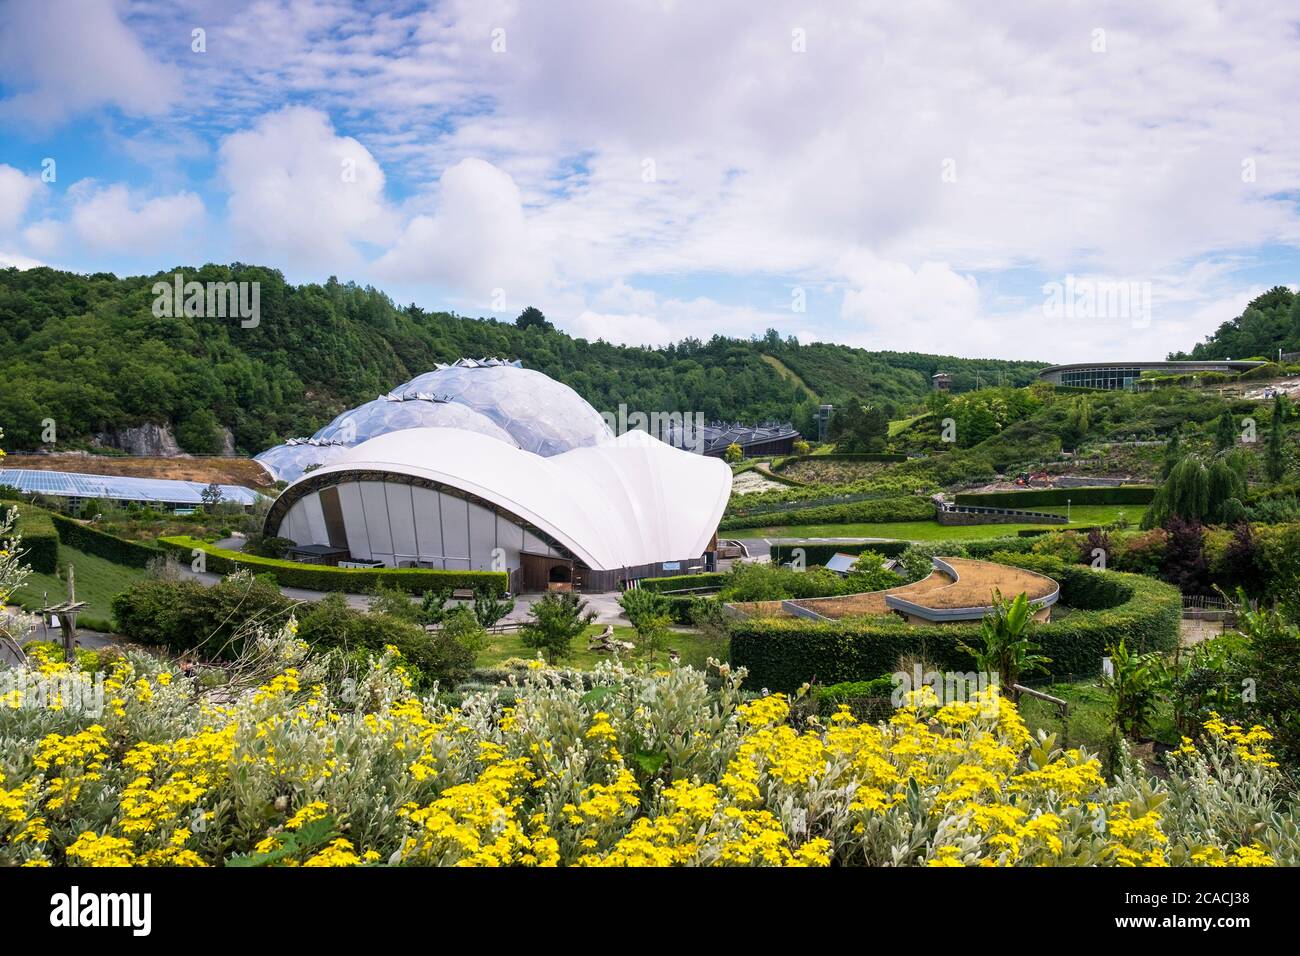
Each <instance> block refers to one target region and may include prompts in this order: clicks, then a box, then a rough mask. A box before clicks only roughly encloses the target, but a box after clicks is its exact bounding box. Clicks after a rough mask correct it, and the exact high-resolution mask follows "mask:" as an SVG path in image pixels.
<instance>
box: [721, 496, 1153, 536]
mask: <svg viewBox="0 0 1300 956" xmlns="http://www.w3.org/2000/svg"><path fill="white" fill-rule="evenodd" d="M1039 510H1042V511H1045V512H1047V513H1049V514H1065V509H1064V508H1042V509H1039ZM1145 511H1146V509H1145V508H1144V507H1142V506H1140V505H1076V506H1074V507H1072V508H1071V509H1070V523H1069V524H1068V525H1059V524H1053V525H1035V524H977V525H941V524H939V522H937V521H888V522H881V523H877V524H811V525H778V526H773V527H767V528H746V529H745V530H743V531H736V532H732V535H733V536H739V537H742V538H899V539H901V540H905V541H980V540H983V539H985V538H1002V537H1006V536H1007V535H1013V534H1015V533H1016V532H1017V531H1021V530H1028V529H1030V528H1048V529H1053V530H1064V529H1066V528H1087V527H1091V526H1093V525H1098V524H1109V523H1110V522H1112V521H1115V520H1116V519H1117V518H1118V517H1119V515H1120V513H1121V512H1122V513H1123V514H1124V516H1125V517H1126V518H1127V519H1128V520H1129V521H1130V522H1132V523H1133V525H1135V526H1136V525H1137V523H1138V522H1139V521H1141V520H1142V515H1143V513H1145Z"/></svg>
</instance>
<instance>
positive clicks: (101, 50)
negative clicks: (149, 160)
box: [0, 0, 178, 128]
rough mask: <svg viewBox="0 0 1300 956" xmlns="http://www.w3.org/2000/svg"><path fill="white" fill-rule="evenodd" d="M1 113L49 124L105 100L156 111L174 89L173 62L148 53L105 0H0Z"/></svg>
mask: <svg viewBox="0 0 1300 956" xmlns="http://www.w3.org/2000/svg"><path fill="white" fill-rule="evenodd" d="M0 81H3V84H4V85H5V86H8V87H9V88H10V89H12V90H15V91H16V92H15V93H14V94H13V95H12V96H10V97H9V98H8V99H5V100H0V116H6V117H11V118H16V119H21V120H24V121H25V122H26V123H28V124H31V125H34V126H36V127H38V128H49V127H53V126H56V125H58V124H60V123H62V122H63V121H64V120H66V119H68V118H69V117H71V116H73V115H76V114H78V113H82V112H85V111H88V110H93V109H96V108H99V107H104V106H116V107H118V108H120V109H121V110H122V111H124V112H125V113H127V114H130V115H133V116H142V115H146V116H147V115H157V114H158V113H161V112H162V111H163V110H165V109H166V108H167V107H168V105H170V103H171V102H172V100H173V98H174V97H175V95H176V91H177V84H178V77H177V72H176V70H175V68H174V67H172V66H168V65H165V64H162V63H159V62H158V61H156V60H155V59H154V58H153V57H151V56H150V55H149V54H147V53H146V52H145V50H144V48H143V47H142V46H141V44H140V41H139V40H138V39H137V37H136V36H135V35H134V34H133V33H132V32H131V31H130V30H129V29H127V27H126V26H125V25H123V23H122V21H121V19H120V18H119V17H118V14H117V11H116V9H115V4H114V3H112V2H111V0H42V2H40V3H21V2H19V3H6V4H4V5H3V6H0Z"/></svg>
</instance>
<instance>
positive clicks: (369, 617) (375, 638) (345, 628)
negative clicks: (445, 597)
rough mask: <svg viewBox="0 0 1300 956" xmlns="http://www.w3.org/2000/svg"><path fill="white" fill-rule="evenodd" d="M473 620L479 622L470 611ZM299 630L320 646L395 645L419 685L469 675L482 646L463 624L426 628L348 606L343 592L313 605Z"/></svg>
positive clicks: (375, 650)
mask: <svg viewBox="0 0 1300 956" xmlns="http://www.w3.org/2000/svg"><path fill="white" fill-rule="evenodd" d="M465 613H466V614H467V615H468V616H469V621H470V623H471V624H474V626H476V627H477V624H476V623H475V622H474V619H473V615H472V614H470V613H469V612H468V611H466V612H465ZM298 636H299V638H301V639H302V640H304V641H306V642H307V643H308V644H311V645H313V646H316V647H325V648H339V649H340V650H343V651H348V652H351V651H356V650H365V651H368V652H370V653H372V654H380V653H382V652H383V650H384V649H385V648H387V647H395V648H396V649H397V651H398V652H399V653H400V654H401V655H402V659H403V660H404V661H405V662H406V664H408V665H409V669H410V670H411V671H412V672H413V673H412V676H413V677H414V679H415V684H416V686H417V687H421V688H424V687H428V686H430V685H431V684H433V682H434V681H444V682H452V683H454V682H455V681H458V680H462V679H464V678H465V677H466V676H468V674H469V672H470V671H471V670H472V669H473V667H474V655H475V654H476V653H477V652H476V650H475V649H474V648H473V647H472V646H470V642H469V641H466V642H464V643H462V640H461V639H462V638H465V637H466V636H467V635H466V634H465V633H464V632H463V631H462V630H460V629H456V628H453V629H452V630H450V631H448V630H446V629H443V630H440V631H432V632H429V631H425V630H424V629H423V628H422V627H420V626H419V625H418V624H415V623H413V622H412V621H410V620H405V619H403V618H400V617H397V616H395V615H392V614H384V613H370V614H364V613H361V612H359V611H357V610H355V609H353V608H351V607H349V606H348V603H347V600H346V599H345V598H344V597H343V596H342V595H341V594H331V595H329V596H328V597H327V598H325V599H324V600H321V601H318V602H316V603H315V604H313V605H311V606H310V607H309V608H308V609H307V610H306V612H305V613H304V614H303V616H302V620H301V621H300V622H299V627H298Z"/></svg>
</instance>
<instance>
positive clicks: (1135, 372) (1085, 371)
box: [1038, 359, 1266, 389]
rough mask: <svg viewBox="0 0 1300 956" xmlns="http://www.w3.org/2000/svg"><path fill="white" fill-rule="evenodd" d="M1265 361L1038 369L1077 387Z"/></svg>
mask: <svg viewBox="0 0 1300 956" xmlns="http://www.w3.org/2000/svg"><path fill="white" fill-rule="evenodd" d="M1264 364H1266V363H1264V362H1252V361H1233V360H1232V359H1207V360H1205V361H1200V362H1079V363H1076V364H1073V365H1053V366H1051V367H1050V368H1045V369H1043V370H1042V371H1041V372H1039V373H1038V377H1039V378H1040V379H1042V380H1043V381H1044V382H1050V383H1051V384H1053V385H1069V386H1073V387H1075V388H1100V389H1117V388H1133V387H1134V385H1135V384H1136V383H1137V380H1138V379H1139V378H1141V377H1142V373H1143V372H1154V373H1156V374H1159V375H1180V374H1186V373H1191V372H1223V373H1228V374H1232V373H1241V372H1248V371H1250V370H1251V369H1252V368H1257V367H1259V366H1260V365H1264Z"/></svg>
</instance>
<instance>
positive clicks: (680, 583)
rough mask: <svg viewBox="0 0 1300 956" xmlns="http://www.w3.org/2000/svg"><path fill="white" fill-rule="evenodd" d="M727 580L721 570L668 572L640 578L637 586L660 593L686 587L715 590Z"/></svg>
mask: <svg viewBox="0 0 1300 956" xmlns="http://www.w3.org/2000/svg"><path fill="white" fill-rule="evenodd" d="M726 580H727V575H726V574H724V573H722V572H721V571H706V572H704V573H702V574H670V575H667V576H666V577H662V578H642V579H641V583H640V584H638V585H637V587H640V588H644V589H645V590H647V591H654V592H655V593H656V594H662V593H663V592H665V591H680V590H685V589H686V588H712V589H713V590H717V589H718V588H720V587H722V583H723V582H724V581H726Z"/></svg>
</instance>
